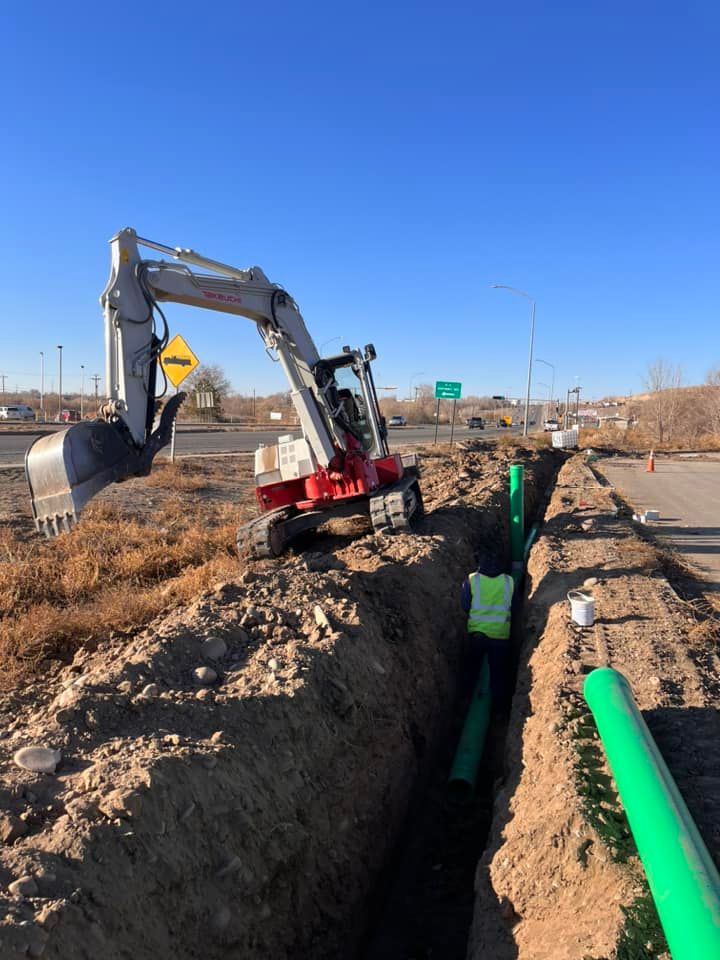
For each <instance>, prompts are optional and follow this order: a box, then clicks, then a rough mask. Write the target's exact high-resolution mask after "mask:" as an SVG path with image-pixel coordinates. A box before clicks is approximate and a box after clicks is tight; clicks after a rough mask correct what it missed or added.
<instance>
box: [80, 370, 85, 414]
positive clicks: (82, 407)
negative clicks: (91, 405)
mask: <svg viewBox="0 0 720 960" xmlns="http://www.w3.org/2000/svg"><path fill="white" fill-rule="evenodd" d="M84 417H85V364H83V363H81V364H80V419H81V420H83V419H84Z"/></svg>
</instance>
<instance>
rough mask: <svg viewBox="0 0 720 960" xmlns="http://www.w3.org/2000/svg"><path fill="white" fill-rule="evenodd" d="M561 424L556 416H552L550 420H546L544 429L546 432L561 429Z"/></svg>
mask: <svg viewBox="0 0 720 960" xmlns="http://www.w3.org/2000/svg"><path fill="white" fill-rule="evenodd" d="M559 429H560V424H559V423H558V422H557V420H556V419H555V418H554V417H551V418H550V419H549V420H546V421H545V423H544V424H543V430H544V431H545V433H552V432H553V431H554V430H559Z"/></svg>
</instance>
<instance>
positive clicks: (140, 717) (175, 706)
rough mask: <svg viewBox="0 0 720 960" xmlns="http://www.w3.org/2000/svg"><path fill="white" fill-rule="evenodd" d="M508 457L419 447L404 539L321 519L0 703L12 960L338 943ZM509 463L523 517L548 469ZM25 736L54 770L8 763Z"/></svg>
mask: <svg viewBox="0 0 720 960" xmlns="http://www.w3.org/2000/svg"><path fill="white" fill-rule="evenodd" d="M516 453H517V451H515V450H512V449H505V450H495V449H494V448H491V447H487V448H486V447H484V446H483V445H482V444H479V445H476V446H475V448H474V449H472V450H465V451H462V452H460V451H459V452H456V453H453V454H452V455H451V456H448V454H447V453H446V452H426V453H425V454H424V456H423V469H424V478H423V493H424V497H425V502H426V507H427V509H428V516H427V518H426V520H425V522H424V526H423V528H422V529H421V530H420V531H419V532H418V533H417V534H415V535H412V536H399V537H394V538H377V537H375V536H373V535H371V534H366V535H364V536H360V537H359V538H357V537H355V538H349V537H348V536H346V535H345V534H344V533H343V529H342V527H339V528H335V529H333V530H331V531H329V532H328V533H327V534H326V535H325V536H324V537H322V538H320V539H319V540H318V541H317V542H316V544H315V546H314V548H306V551H305V552H303V553H299V554H297V555H294V556H288V557H286V558H285V559H283V560H282V561H279V562H256V563H252V564H249V565H248V566H247V568H246V569H245V570H244V572H242V573H240V574H239V575H238V576H237V578H234V579H233V580H232V581H228V582H225V583H224V584H221V585H219V586H218V587H217V589H216V590H215V591H214V592H213V593H211V594H206V595H204V596H203V597H201V598H200V599H198V600H197V601H196V602H195V603H193V604H192V605H191V606H189V607H187V608H185V609H182V610H178V611H177V612H175V613H173V614H172V615H170V616H167V617H166V618H165V619H162V620H158V621H155V622H154V623H153V624H151V625H150V626H149V627H148V628H147V629H145V630H143V631H142V632H140V633H139V634H137V635H136V636H134V637H133V638H131V639H130V640H129V641H128V640H127V639H125V638H119V637H117V638H115V639H114V640H110V639H105V640H101V641H100V642H97V643H92V644H89V645H86V646H84V647H83V648H81V649H80V650H79V651H78V652H77V653H76V655H75V657H74V659H73V661H72V663H71V664H70V665H68V666H66V665H62V664H59V663H55V664H54V665H53V666H51V667H49V668H48V670H47V673H46V675H45V676H44V677H43V678H42V679H41V680H39V681H38V682H36V683H35V684H33V685H31V686H29V687H28V688H26V689H25V690H23V691H16V692H15V693H14V694H12V695H9V696H6V697H5V698H4V700H3V701H2V705H1V706H0V729H2V730H3V731H4V732H5V737H4V738H3V739H2V740H0V776H1V780H0V806H1V807H2V809H3V810H4V811H6V814H5V820H4V821H3V823H0V838H4V840H5V842H4V844H3V845H2V846H0V887H1V888H2V895H1V896H0V910H1V911H2V915H3V918H2V920H1V921H0V945H1V946H0V953H1V955H2V956H3V958H6V957H7V958H8V960H10V958H12V957H14V956H25V955H30V956H40V955H42V956H46V957H55V958H63V960H70V958H72V960H82V958H96V957H98V956H102V957H103V958H107V960H113V958H120V957H123V958H124V957H133V958H136V960H142V958H150V957H153V958H155V957H158V956H170V955H171V954H174V955H177V956H178V957H180V958H182V957H194V956H200V955H202V956H203V957H207V958H213V957H221V956H228V955H232V956H239V957H240V956H241V957H243V958H253V957H258V958H260V957H263V958H265V957H269V956H272V957H277V958H282V957H300V956H302V957H318V958H321V957H338V956H342V955H344V954H345V953H347V952H350V950H351V947H352V944H353V942H354V936H355V935H356V934H357V932H358V931H359V929H360V928H361V926H362V924H363V923H364V915H363V910H364V908H363V903H364V901H365V899H366V895H367V892H368V890H369V888H370V886H371V884H372V881H373V878H374V877H375V876H376V875H377V873H378V871H379V869H380V868H381V866H382V864H383V862H384V860H385V858H386V855H387V853H388V850H389V849H390V847H391V845H392V843H393V840H394V837H395V835H396V833H397V830H398V826H399V824H400V822H401V820H402V818H403V815H404V811H405V807H406V804H407V800H408V796H409V792H410V790H411V786H412V783H413V781H414V779H415V776H416V773H417V770H418V768H419V765H420V764H422V763H423V762H424V758H425V757H426V756H427V755H428V754H429V753H431V752H432V747H433V742H434V740H435V739H436V737H437V736H438V734H439V732H441V731H442V727H443V723H444V718H445V712H446V710H447V704H448V703H449V701H450V699H451V694H452V688H453V684H454V669H455V666H456V660H457V655H458V648H459V639H460V638H461V636H462V633H463V626H464V623H463V621H464V617H463V615H462V613H461V611H460V609H459V603H458V590H459V585H460V582H461V579H462V577H463V576H464V575H465V574H466V573H467V571H468V569H470V568H471V567H472V564H473V557H474V550H475V548H476V547H477V546H478V545H479V544H484V545H485V548H486V549H490V550H493V551H495V552H497V551H502V549H503V545H504V543H505V542H506V539H507V538H506V518H507V495H506V483H507V479H506V478H507V469H508V466H509V463H510V462H511V461H512V457H513V455H514V454H516ZM521 457H522V459H524V460H525V462H526V464H527V478H528V495H527V501H528V508H529V509H531V508H532V505H533V502H534V501H535V500H536V499H537V497H538V496H539V495H542V494H543V493H544V488H545V484H546V482H547V480H548V478H549V477H550V475H551V474H552V472H553V470H554V464H555V463H556V460H554V458H553V455H552V454H551V453H547V452H543V453H537V452H529V451H524V452H523V453H522V454H521ZM36 744H39V745H42V746H46V747H50V748H52V749H53V750H56V751H57V750H59V751H61V754H62V758H61V760H60V763H59V764H58V767H57V772H56V773H55V774H38V773H33V772H30V771H26V770H20V769H19V768H18V766H17V765H16V763H15V762H14V761H13V755H14V754H15V753H16V751H17V750H18V749H19V748H22V747H26V746H29V745H36ZM17 881H21V882H20V885H19V887H18V886H17V885H16V886H15V887H11V886H10V885H11V884H17Z"/></svg>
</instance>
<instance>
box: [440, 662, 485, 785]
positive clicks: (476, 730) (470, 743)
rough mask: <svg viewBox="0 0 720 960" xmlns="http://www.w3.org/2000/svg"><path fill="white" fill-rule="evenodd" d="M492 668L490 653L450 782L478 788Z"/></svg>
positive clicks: (471, 707)
mask: <svg viewBox="0 0 720 960" xmlns="http://www.w3.org/2000/svg"><path fill="white" fill-rule="evenodd" d="M491 705H492V699H491V696H490V668H489V667H488V660H487V657H483V660H482V666H481V667H480V676H479V677H478V681H477V683H476V684H475V689H474V690H473V695H472V700H471V701H470V706H469V707H468V712H467V714H466V716H465V723H464V724H463V729H462V733H461V734H460V740H459V742H458V746H457V750H456V751H455V758H454V760H453V765H452V769H451V770H450V777H449V781H448V782H449V783H450V784H457V785H464V786H467V787H469V788H470V789H471V790H474V789H475V781H476V780H477V774H478V769H479V767H480V759H481V757H482V752H483V748H484V747H485V737H486V736H487V731H488V726H489V725H490V707H491Z"/></svg>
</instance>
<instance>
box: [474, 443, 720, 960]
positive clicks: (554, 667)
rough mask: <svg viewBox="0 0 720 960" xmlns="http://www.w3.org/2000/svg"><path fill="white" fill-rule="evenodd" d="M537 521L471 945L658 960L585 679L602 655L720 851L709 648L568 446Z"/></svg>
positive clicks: (499, 951)
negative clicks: (585, 612)
mask: <svg viewBox="0 0 720 960" xmlns="http://www.w3.org/2000/svg"><path fill="white" fill-rule="evenodd" d="M546 519H547V522H546V524H545V526H544V527H543V529H542V531H541V535H540V537H539V539H538V542H537V544H536V546H535V547H534V548H533V550H532V553H531V556H530V560H529V564H528V588H527V589H528V599H527V602H526V605H525V622H524V625H523V636H524V644H523V648H522V650H521V652H520V668H519V675H518V684H517V689H516V694H515V699H514V703H513V711H512V717H511V723H510V729H509V735H508V753H507V778H506V780H505V783H504V784H503V786H502V789H501V790H500V792H499V794H498V796H497V798H496V808H495V818H494V822H493V828H492V834H491V839H490V842H489V844H488V848H487V850H486V853H485V855H484V857H483V859H482V861H481V863H480V865H479V867H478V872H477V878H476V885H477V891H478V896H477V902H476V911H475V922H474V929H473V934H472V939H471V950H470V953H469V956H470V957H472V958H473V960H480V958H483V960H484V958H486V957H493V958H494V960H504V958H508V960H509V958H511V957H512V958H516V957H518V958H520V960H525V958H527V960H529V958H532V960H542V958H547V960H581V958H582V960H587V958H605V957H617V958H620V957H631V956H632V957H640V956H644V957H649V958H650V957H658V956H661V955H663V952H662V951H663V940H662V936H661V934H660V933H659V931H658V930H657V929H656V928H653V919H654V918H653V913H654V911H653V908H652V906H651V904H650V902H649V901H648V899H647V897H646V895H645V894H646V886H645V881H644V877H643V874H642V870H641V867H640V865H639V861H638V860H637V857H636V854H635V852H634V847H633V845H632V842H631V840H630V838H629V834H628V830H627V825H626V821H625V819H624V815H623V812H622V810H621V808H620V805H619V804H618V801H617V796H616V794H615V792H614V788H613V784H612V782H611V780H610V777H609V776H608V770H607V767H606V765H605V762H604V755H603V753H602V748H601V745H600V744H599V742H598V741H597V739H596V737H595V735H594V727H593V724H592V720H591V718H589V716H588V712H587V709H586V708H585V705H584V701H583V699H582V693H581V691H582V683H583V680H584V677H585V675H586V674H587V673H588V672H590V670H592V669H593V668H595V667H598V666H611V667H614V668H615V669H617V670H619V671H621V672H622V673H623V674H624V675H625V676H626V677H627V678H628V680H629V681H630V684H631V686H632V689H633V692H634V694H635V698H636V701H637V703H638V705H639V707H640V709H641V710H642V711H643V712H644V716H645V719H646V720H647V722H648V724H649V726H650V729H651V731H652V732H653V735H654V736H655V738H656V741H657V743H658V746H659V747H660V749H661V751H662V752H663V755H664V756H665V759H666V760H667V763H668V766H669V767H670V770H671V772H672V774H673V776H674V777H675V779H676V782H677V784H678V786H679V788H680V790H681V792H682V793H683V795H684V797H685V799H686V801H687V803H688V806H689V808H690V811H691V813H692V814H693V816H694V817H695V819H696V822H697V824H698V826H699V828H700V831H701V833H702V834H703V837H704V839H705V842H706V843H707V845H708V848H709V849H710V851H711V853H712V854H713V856H714V857H715V859H716V861H717V860H718V858H719V856H720V831H719V830H718V826H717V822H718V821H717V816H716V813H717V808H718V803H720V759H719V758H718V752H717V750H716V749H715V746H714V745H715V744H716V743H717V740H718V736H719V735H720V721H719V720H718V715H717V705H718V692H719V688H718V680H717V677H718V665H719V664H718V657H717V653H716V644H715V643H714V642H712V643H711V642H708V641H707V639H706V638H707V636H708V634H707V633H705V634H703V636H702V638H700V635H699V634H698V633H697V631H696V625H695V622H694V618H693V617H692V616H690V615H689V612H688V610H687V608H686V606H685V604H683V602H682V601H680V600H679V598H678V597H677V595H676V594H675V592H674V591H673V589H672V587H671V586H670V585H669V583H668V581H667V580H666V578H665V576H664V575H663V572H662V559H661V557H660V556H659V554H658V553H657V551H656V550H655V549H654V548H653V547H652V546H650V545H649V544H647V543H645V542H643V541H642V540H640V539H639V538H638V537H637V535H636V534H635V533H634V531H633V529H632V527H631V526H630V523H629V521H628V519H627V518H626V517H624V516H623V515H622V513H621V512H619V511H618V508H617V506H616V504H615V503H614V501H613V499H612V497H611V494H610V491H609V490H608V489H607V488H606V487H604V486H601V485H600V483H599V482H598V481H597V480H596V479H595V477H594V476H593V474H592V473H591V472H590V470H589V469H588V467H587V466H585V465H584V463H582V460H581V458H580V457H579V456H578V457H576V458H574V459H573V460H571V461H570V462H568V464H566V465H565V466H564V467H563V469H562V470H561V472H560V474H559V477H558V483H557V485H556V488H555V492H554V494H553V497H552V500H551V503H550V506H549V509H548V511H547V515H546ZM586 581H589V584H588V586H589V589H590V590H591V592H592V594H593V596H594V597H595V602H596V621H595V625H594V626H593V627H590V628H580V627H577V626H575V625H574V624H573V623H572V622H571V621H570V617H569V605H568V603H567V600H566V595H567V592H568V591H569V590H571V589H576V588H578V587H582V586H583V584H584V583H585V582H586ZM693 631H695V632H693ZM627 911H629V913H630V915H631V917H630V919H629V920H628V919H627V918H626V913H627ZM633 951H635V952H633Z"/></svg>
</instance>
